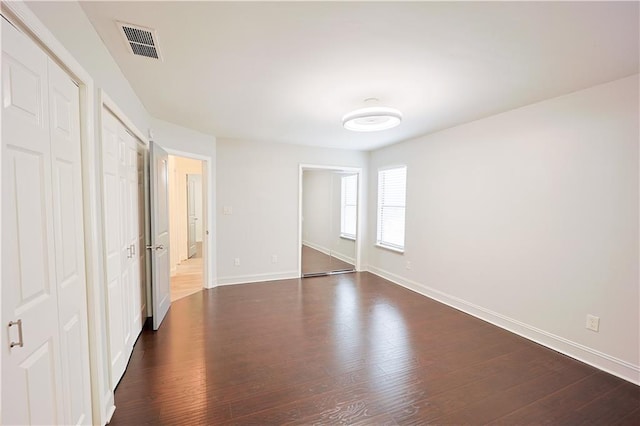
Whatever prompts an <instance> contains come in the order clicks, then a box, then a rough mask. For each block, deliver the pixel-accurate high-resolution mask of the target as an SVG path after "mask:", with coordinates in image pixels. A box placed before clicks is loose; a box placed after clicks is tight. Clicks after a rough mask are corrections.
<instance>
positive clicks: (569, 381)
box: [111, 273, 640, 425]
mask: <svg viewBox="0 0 640 426" xmlns="http://www.w3.org/2000/svg"><path fill="white" fill-rule="evenodd" d="M115 404H116V407H117V409H116V411H115V414H114V417H113V420H112V423H111V424H112V425H133V424H135V425H139V424H184V425H187V424H238V425H246V424H259V425H280V424H287V423H291V424H330V425H334V424H356V423H357V424H360V423H362V424H375V425H405V424H424V423H435V424H486V423H498V424H508V425H511V424H543V423H551V424H558V425H573V424H598V425H604V424H607V425H612V424H618V425H622V424H629V425H632V424H639V423H640V388H639V387H638V386H635V385H633V384H631V383H629V382H626V381H624V380H622V379H619V378H617V377H614V376H612V375H609V374H607V373H604V372H602V371H599V370H597V369H595V368H593V367H590V366H588V365H585V364H583V363H581V362H578V361H575V360H573V359H571V358H568V357H566V356H563V355H561V354H559V353H556V352H554V351H552V350H550V349H547V348H545V347H542V346H540V345H537V344H535V343H533V342H531V341H528V340H526V339H524V338H521V337H519V336H517V335H515V334H512V333H509V332H507V331H504V330H502V329H500V328H497V327H495V326H492V325H491V324H488V323H486V322H484V321H481V320H478V319H476V318H474V317H471V316H469V315H466V314H464V313H461V312H459V311H457V310H455V309H452V308H450V307H447V306H445V305H442V304H440V303H437V302H435V301H433V300H431V299H428V298H426V297H423V296H421V295H418V294H416V293H413V292H411V291H409V290H406V289H404V288H402V287H399V286H397V285H394V284H392V283H390V282H388V281H386V280H384V279H382V278H379V277H377V276H375V275H372V274H369V273H355V274H346V275H333V276H325V277H317V278H307V279H297V280H285V281H274V282H269V283H258V284H245V285H235V286H225V287H218V288H215V289H212V290H204V291H201V292H198V293H196V294H193V295H191V296H189V297H186V298H184V299H181V300H178V301H177V302H175V303H174V304H173V305H172V307H171V309H170V311H169V314H168V315H167V317H166V319H165V321H164V324H163V325H162V327H161V328H160V330H159V331H157V332H152V331H149V330H145V331H143V333H142V335H141V336H140V338H139V341H138V343H137V344H136V347H135V349H134V352H133V355H132V358H131V362H130V364H129V367H128V370H127V372H126V373H125V375H124V377H123V379H122V381H121V383H120V385H119V386H118V388H117V390H116V393H115Z"/></svg>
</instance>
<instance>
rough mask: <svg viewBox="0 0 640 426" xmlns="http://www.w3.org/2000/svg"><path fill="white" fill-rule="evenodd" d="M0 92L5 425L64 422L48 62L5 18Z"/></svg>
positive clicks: (3, 401) (2, 342)
mask: <svg viewBox="0 0 640 426" xmlns="http://www.w3.org/2000/svg"><path fill="white" fill-rule="evenodd" d="M2 91H3V92H2V100H3V102H2V124H3V125H2V161H3V165H2V232H3V234H2V298H1V299H2V340H1V341H0V344H1V346H2V389H3V392H2V407H3V412H2V416H3V417H2V423H4V424H28V423H30V422H32V421H33V419H38V420H42V422H43V423H61V422H63V421H64V420H63V417H62V415H63V404H62V386H61V381H60V376H61V373H60V359H59V337H58V326H57V318H58V306H57V289H56V286H55V247H54V241H53V212H52V206H51V197H52V194H51V192H52V190H51V145H50V140H49V118H48V90H47V57H46V55H45V54H44V53H43V52H42V51H41V50H39V49H38V48H37V47H36V46H35V45H34V44H33V43H32V42H31V41H30V40H28V39H27V38H26V37H25V36H24V35H22V34H20V33H19V32H18V31H17V30H16V29H15V28H13V27H12V26H10V25H8V24H6V23H5V22H4V21H3V22H2ZM52 319H53V320H55V321H52ZM17 320H21V325H17V324H16V325H13V326H11V327H7V324H9V322H10V321H17ZM19 328H22V334H23V339H22V342H23V344H24V346H22V347H21V346H14V347H13V348H11V347H10V345H9V342H18V341H19V340H20V339H19ZM9 389H10V391H9V392H7V390H9Z"/></svg>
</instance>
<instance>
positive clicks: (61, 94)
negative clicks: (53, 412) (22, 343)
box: [49, 60, 92, 424]
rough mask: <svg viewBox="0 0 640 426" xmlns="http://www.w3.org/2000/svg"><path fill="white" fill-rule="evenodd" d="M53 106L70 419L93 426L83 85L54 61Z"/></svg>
mask: <svg viewBox="0 0 640 426" xmlns="http://www.w3.org/2000/svg"><path fill="white" fill-rule="evenodd" d="M49 105H50V108H49V111H50V128H51V131H50V135H51V148H52V149H51V154H52V163H51V164H52V173H53V178H52V183H53V217H54V224H53V229H54V241H55V248H56V285H57V288H58V318H59V330H60V351H61V360H62V379H63V381H62V388H63V391H64V395H65V413H64V414H65V416H64V417H65V419H66V423H69V424H91V420H92V419H91V388H90V383H89V380H90V377H89V338H88V329H87V328H88V327H87V295H86V275H85V264H84V230H83V212H82V170H81V166H82V159H81V153H80V115H79V113H80V93H79V90H78V86H76V84H75V83H74V82H73V81H72V80H71V79H70V78H69V76H68V75H67V74H66V73H65V72H64V71H63V70H62V69H61V68H60V67H59V66H58V65H57V64H55V63H54V62H53V61H51V60H49Z"/></svg>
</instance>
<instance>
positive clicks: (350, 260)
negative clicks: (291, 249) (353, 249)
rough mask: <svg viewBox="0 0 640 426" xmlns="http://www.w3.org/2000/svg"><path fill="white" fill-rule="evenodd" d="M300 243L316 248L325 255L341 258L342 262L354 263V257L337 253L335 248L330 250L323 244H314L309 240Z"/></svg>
mask: <svg viewBox="0 0 640 426" xmlns="http://www.w3.org/2000/svg"><path fill="white" fill-rule="evenodd" d="M302 245H303V246H307V247H309V248H312V249H314V250H318V251H319V252H321V253H324V254H326V255H327V256H333V257H335V258H336V259H339V260H342V261H343V262H347V263H350V264H352V265H355V264H356V260H355V259H354V258H352V257H349V256H346V255H344V254H342V253H339V252H337V251H335V250H333V251H332V250H330V249H328V248H326V247H324V246H321V245H318V244H314V243H310V242H309V241H303V242H302Z"/></svg>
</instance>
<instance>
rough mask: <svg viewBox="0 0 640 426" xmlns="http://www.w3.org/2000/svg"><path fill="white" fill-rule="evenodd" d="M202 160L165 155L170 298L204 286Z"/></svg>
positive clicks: (180, 297)
mask: <svg viewBox="0 0 640 426" xmlns="http://www.w3.org/2000/svg"><path fill="white" fill-rule="evenodd" d="M202 163H203V162H202V160H197V159H193V158H187V157H181V156H176V155H169V223H170V233H169V238H170V244H169V246H170V247H171V250H170V264H171V301H172V302H173V301H175V300H178V299H182V298H184V297H187V296H190V295H192V294H194V293H197V292H199V291H200V290H202V289H203V287H204V249H203V242H204V231H203V223H204V217H203V215H204V208H203V206H204V199H205V196H206V194H205V193H204V191H203V185H202V174H203V164H202Z"/></svg>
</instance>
